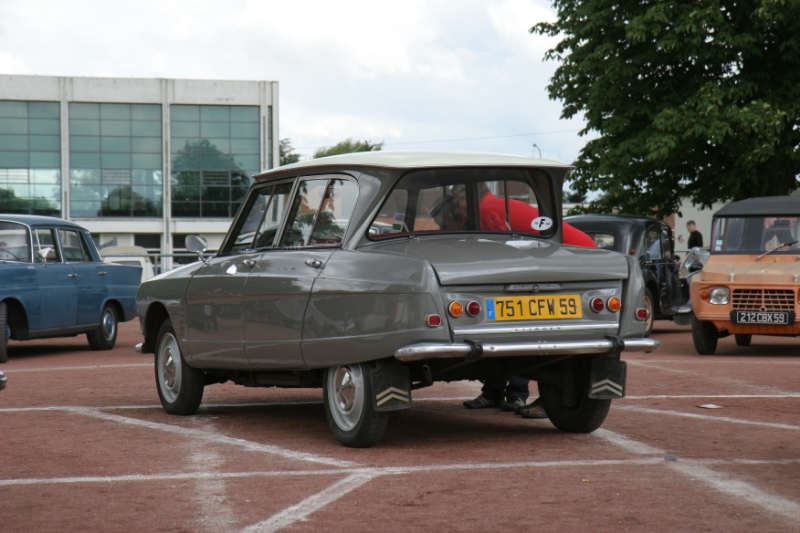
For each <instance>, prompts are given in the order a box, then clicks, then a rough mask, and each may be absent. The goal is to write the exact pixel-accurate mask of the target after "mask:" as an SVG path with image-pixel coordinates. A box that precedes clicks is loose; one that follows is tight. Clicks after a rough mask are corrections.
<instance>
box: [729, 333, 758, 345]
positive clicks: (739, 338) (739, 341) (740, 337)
mask: <svg viewBox="0 0 800 533" xmlns="http://www.w3.org/2000/svg"><path fill="white" fill-rule="evenodd" d="M733 337H734V338H735V339H736V346H750V342H751V341H752V340H753V336H752V335H750V334H749V333H736V334H735V335H734V336H733Z"/></svg>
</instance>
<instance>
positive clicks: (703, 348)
mask: <svg viewBox="0 0 800 533" xmlns="http://www.w3.org/2000/svg"><path fill="white" fill-rule="evenodd" d="M718 339H719V333H718V332H717V327H716V326H715V325H714V323H713V322H707V321H705V320H698V319H697V317H696V316H692V341H694V349H695V350H697V353H698V354H700V355H712V354H713V353H714V352H715V351H716V350H717V340H718Z"/></svg>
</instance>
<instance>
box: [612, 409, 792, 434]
mask: <svg viewBox="0 0 800 533" xmlns="http://www.w3.org/2000/svg"><path fill="white" fill-rule="evenodd" d="M616 409H620V410H622V411H635V412H637V413H647V414H655V415H668V416H680V417H683V418H694V419H696V420H706V421H713V422H728V423H729V424H742V425H745V426H761V427H768V428H774V429H789V430H793V431H797V430H800V426H797V425H794V424H776V423H774V422H759V421H756V420H742V419H740V418H729V417H726V416H710V415H701V414H697V413H687V412H684V411H668V410H666V409H649V408H647V407H636V406H633V405H621V406H619V407H616Z"/></svg>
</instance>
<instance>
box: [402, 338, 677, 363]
mask: <svg viewBox="0 0 800 533" xmlns="http://www.w3.org/2000/svg"><path fill="white" fill-rule="evenodd" d="M659 346H661V343H660V342H658V341H657V340H654V339H647V338H641V339H617V340H616V341H615V340H613V339H601V340H593V341H563V342H521V343H503V344H491V343H486V344H480V343H474V344H468V343H465V342H453V343H436V342H420V343H418V344H409V345H408V346H404V347H402V348H400V349H399V350H397V351H396V352H394V356H395V358H396V359H398V360H400V361H420V360H423V359H446V358H451V357H469V356H473V357H476V358H484V357H513V356H523V355H589V354H606V353H611V352H613V351H615V350H620V351H628V352H652V351H653V350H655V349H656V348H658V347H659Z"/></svg>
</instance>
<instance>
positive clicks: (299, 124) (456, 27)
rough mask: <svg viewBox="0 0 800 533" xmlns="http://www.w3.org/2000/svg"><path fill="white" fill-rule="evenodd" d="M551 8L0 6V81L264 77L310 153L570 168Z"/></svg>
mask: <svg viewBox="0 0 800 533" xmlns="http://www.w3.org/2000/svg"><path fill="white" fill-rule="evenodd" d="M554 19H555V14H554V12H553V10H552V7H551V5H550V3H549V1H548V0H484V1H480V0H402V1H393V0H391V1H390V0H336V1H330V0H281V1H273V0H227V1H225V2H222V1H219V0H215V1H210V0H191V1H188V0H137V1H135V2H134V1H128V0H71V1H69V2H64V1H63V0H0V73H2V74H29V75H47V76H100V77H132V78H198V79H232V80H270V81H277V82H278V83H279V92H280V96H279V106H280V137H281V138H282V139H285V138H289V139H291V143H292V145H293V146H294V147H295V150H296V151H297V152H299V153H301V154H302V155H303V158H304V159H305V158H308V157H310V156H311V154H312V153H313V151H314V150H315V149H316V148H319V147H324V146H330V145H333V144H335V143H337V142H338V141H341V140H343V139H345V138H348V137H350V138H353V139H358V140H369V141H371V142H381V141H382V142H384V143H385V147H384V150H466V151H490V152H502V153H510V154H517V155H526V156H531V155H536V156H538V155H539V151H538V150H536V149H535V148H533V144H534V143H535V144H536V145H537V146H538V148H539V150H541V155H542V156H543V157H545V158H551V159H557V160H560V161H564V162H568V163H569V162H572V161H573V160H574V159H575V158H576V157H577V155H578V152H579V151H580V149H581V147H582V146H583V145H584V144H585V141H586V138H585V137H579V136H578V131H579V130H580V129H581V128H582V126H583V124H582V122H580V121H579V120H572V121H564V120H560V119H559V116H560V114H561V103H560V102H557V101H551V100H550V99H549V98H548V97H547V90H546V86H547V84H548V82H549V79H550V77H551V76H552V74H553V72H554V70H555V68H556V66H557V65H556V64H555V63H554V62H552V61H547V62H545V61H543V57H544V53H545V51H546V50H547V49H549V48H552V47H553V46H554V44H555V41H553V40H551V39H546V38H544V37H540V36H536V35H531V34H530V33H528V30H529V29H530V27H531V26H533V25H534V24H535V23H537V22H540V21H544V20H554Z"/></svg>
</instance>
